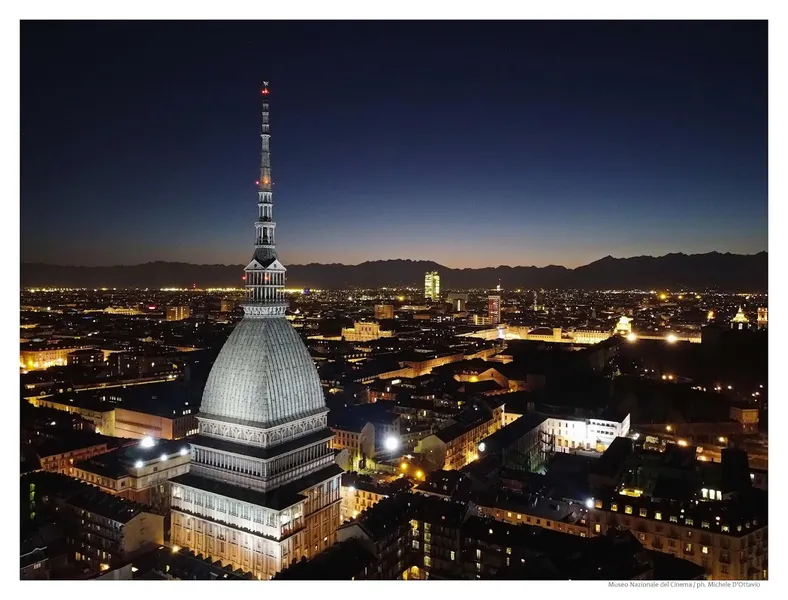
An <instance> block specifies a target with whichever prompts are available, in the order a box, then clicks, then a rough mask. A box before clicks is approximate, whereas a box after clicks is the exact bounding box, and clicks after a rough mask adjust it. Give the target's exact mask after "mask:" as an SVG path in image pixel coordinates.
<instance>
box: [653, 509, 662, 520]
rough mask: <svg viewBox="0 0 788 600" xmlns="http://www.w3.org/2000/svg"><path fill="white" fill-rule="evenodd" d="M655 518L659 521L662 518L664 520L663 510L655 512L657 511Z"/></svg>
mask: <svg viewBox="0 0 788 600" xmlns="http://www.w3.org/2000/svg"><path fill="white" fill-rule="evenodd" d="M654 518H655V519H656V520H657V521H661V520H662V513H661V512H659V511H657V512H655V513H654Z"/></svg>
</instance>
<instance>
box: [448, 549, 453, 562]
mask: <svg viewBox="0 0 788 600" xmlns="http://www.w3.org/2000/svg"><path fill="white" fill-rule="evenodd" d="M449 556H450V557H451V560H454V550H451V551H450V552H449Z"/></svg>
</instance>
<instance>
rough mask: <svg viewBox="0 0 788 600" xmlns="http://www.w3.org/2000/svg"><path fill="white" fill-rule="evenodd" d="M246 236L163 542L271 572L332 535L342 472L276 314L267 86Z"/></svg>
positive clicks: (297, 345) (306, 359)
mask: <svg viewBox="0 0 788 600" xmlns="http://www.w3.org/2000/svg"><path fill="white" fill-rule="evenodd" d="M261 95H262V129H261V138H262V152H261V164H260V179H259V181H258V182H257V220H256V222H255V229H256V238H255V250H254V255H253V257H252V260H251V261H250V262H249V264H248V265H247V266H246V268H245V269H244V272H245V274H246V276H245V280H246V300H245V302H244V303H243V305H242V306H243V310H244V316H243V319H241V321H240V323H238V325H237V326H236V328H235V330H234V331H233V332H232V334H231V335H230V337H229V338H228V339H227V342H226V343H225V344H224V347H223V348H222V350H221V352H219V356H218V357H217V359H216V362H215V363H214V365H213V368H212V370H211V373H210V375H209V377H208V381H207V383H206V385H205V391H204V392H203V398H202V405H201V407H200V413H199V414H198V415H197V420H198V423H199V432H198V434H197V435H196V436H195V437H194V438H193V439H191V440H190V441H191V467H190V471H189V473H187V474H185V475H181V476H179V477H176V478H175V479H173V480H172V484H171V485H172V490H171V494H172V497H171V500H172V534H171V538H172V543H173V545H177V546H181V547H186V548H189V549H191V550H194V551H195V552H197V553H202V554H204V555H206V556H209V557H210V558H211V560H220V561H221V562H222V563H223V564H225V565H227V564H231V565H232V566H233V567H234V568H240V569H243V570H244V571H251V572H252V573H254V574H255V575H257V576H258V578H260V579H270V578H271V577H273V575H275V574H276V573H277V572H279V571H281V570H282V569H283V568H285V567H286V566H288V565H289V564H290V563H291V562H293V561H295V560H299V559H301V557H303V556H306V557H307V558H309V557H312V556H314V555H315V554H317V553H319V552H322V551H323V550H325V549H326V548H328V547H329V546H330V545H332V544H333V543H334V542H335V540H336V530H337V527H338V526H339V522H340V515H339V502H340V476H341V473H342V470H341V469H340V467H339V466H338V465H337V464H336V463H335V462H334V454H333V451H332V450H331V448H330V442H331V438H332V437H333V433H332V432H331V430H330V429H329V428H328V427H327V424H326V417H327V414H328V408H327V407H326V405H325V400H324V397H323V390H322V388H321V386H320V378H319V376H318V373H317V369H316V368H315V365H314V362H313V361H312V357H311V356H310V355H309V351H308V350H307V348H306V346H305V345H304V343H303V341H302V340H301V338H300V337H299V335H298V333H297V332H296V330H295V329H293V326H292V325H291V324H290V322H289V321H288V320H287V319H286V318H285V310H286V309H287V302H286V300H285V297H284V292H283V290H284V286H285V272H286V269H285V267H284V265H282V263H281V262H280V261H279V258H278V256H277V253H276V246H275V239H274V231H275V229H276V223H275V222H274V220H273V192H272V186H273V184H272V182H271V155H270V137H271V134H270V131H269V122H268V116H269V112H268V100H269V97H270V89H269V86H268V82H265V83H264V85H263V88H262V90H261Z"/></svg>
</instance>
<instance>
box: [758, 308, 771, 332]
mask: <svg viewBox="0 0 788 600" xmlns="http://www.w3.org/2000/svg"><path fill="white" fill-rule="evenodd" d="M768 324H769V309H768V308H766V307H765V306H762V307H760V308H759V309H758V329H766V327H767V326H768Z"/></svg>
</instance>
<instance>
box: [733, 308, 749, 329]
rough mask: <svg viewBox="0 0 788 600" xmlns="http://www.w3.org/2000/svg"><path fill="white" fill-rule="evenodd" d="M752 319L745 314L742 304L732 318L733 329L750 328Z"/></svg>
mask: <svg viewBox="0 0 788 600" xmlns="http://www.w3.org/2000/svg"><path fill="white" fill-rule="evenodd" d="M749 328H750V320H749V319H748V318H747V315H745V314H744V309H743V308H742V307H741V306H740V307H739V311H738V312H737V313H736V316H735V317H733V318H732V319H731V329H749Z"/></svg>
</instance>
